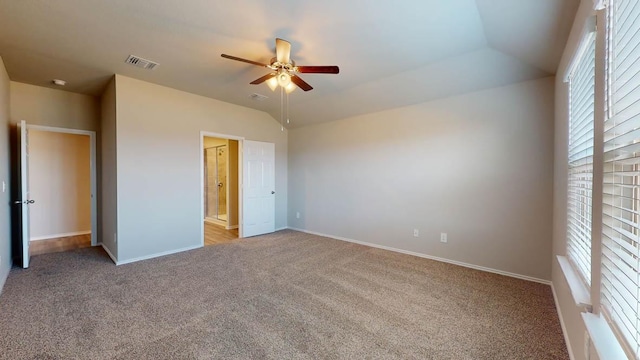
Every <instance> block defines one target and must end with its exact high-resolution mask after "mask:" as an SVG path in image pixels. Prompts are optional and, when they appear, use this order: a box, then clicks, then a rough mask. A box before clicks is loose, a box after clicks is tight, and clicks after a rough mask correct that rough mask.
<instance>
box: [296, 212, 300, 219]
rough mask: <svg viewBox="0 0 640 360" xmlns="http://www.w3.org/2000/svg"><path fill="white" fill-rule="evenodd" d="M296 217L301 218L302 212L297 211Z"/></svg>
mask: <svg viewBox="0 0 640 360" xmlns="http://www.w3.org/2000/svg"><path fill="white" fill-rule="evenodd" d="M296 219H300V212H299V211H296Z"/></svg>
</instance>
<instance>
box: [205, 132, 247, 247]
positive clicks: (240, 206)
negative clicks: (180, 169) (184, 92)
mask: <svg viewBox="0 0 640 360" xmlns="http://www.w3.org/2000/svg"><path fill="white" fill-rule="evenodd" d="M205 137H214V138H218V139H226V140H236V141H237V142H238V238H241V237H242V235H243V234H242V224H243V221H242V218H243V217H242V213H243V197H242V174H243V164H244V161H243V159H242V147H243V144H244V140H245V138H244V137H242V136H234V135H226V134H220V133H215V132H209V131H200V148H199V152H200V235H201V236H200V239H201V240H202V242H201V246H202V247H204V215H205V214H204V211H205V210H204V196H205V193H204V172H205V169H204V138H205ZM227 153H228V149H227ZM227 201H228V199H227ZM227 216H228V214H227Z"/></svg>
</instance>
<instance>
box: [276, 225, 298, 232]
mask: <svg viewBox="0 0 640 360" xmlns="http://www.w3.org/2000/svg"><path fill="white" fill-rule="evenodd" d="M287 229H291V230H295V229H293V228H290V227H287V226H283V227H281V228H277V229H275V230H273V232H276V231H282V230H287ZM298 231H302V230H298Z"/></svg>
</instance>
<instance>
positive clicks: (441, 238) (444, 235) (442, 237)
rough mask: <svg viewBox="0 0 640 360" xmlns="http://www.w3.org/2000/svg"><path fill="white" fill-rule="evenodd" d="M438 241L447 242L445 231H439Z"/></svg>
mask: <svg viewBox="0 0 640 360" xmlns="http://www.w3.org/2000/svg"><path fill="white" fill-rule="evenodd" d="M440 242H443V243H446V242H447V233H440Z"/></svg>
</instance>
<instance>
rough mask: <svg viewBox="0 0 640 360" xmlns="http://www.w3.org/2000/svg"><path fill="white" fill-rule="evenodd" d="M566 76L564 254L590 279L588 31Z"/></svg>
mask: <svg viewBox="0 0 640 360" xmlns="http://www.w3.org/2000/svg"><path fill="white" fill-rule="evenodd" d="M584 45H585V46H584V47H583V51H582V53H581V55H580V56H579V57H578V58H577V59H576V60H575V61H576V63H574V65H573V71H572V72H571V74H570V77H569V159H568V160H569V179H568V189H567V191H568V209H567V210H568V211H567V214H568V217H567V219H568V223H567V256H568V258H569V259H570V260H571V262H572V263H573V264H574V266H575V267H576V268H577V269H578V272H579V273H580V275H581V276H582V278H583V279H584V281H585V282H586V283H587V284H589V285H590V283H591V221H592V216H591V214H592V210H591V209H592V189H593V122H594V96H595V37H594V35H593V34H589V35H587V38H586V39H585V43H584Z"/></svg>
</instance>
